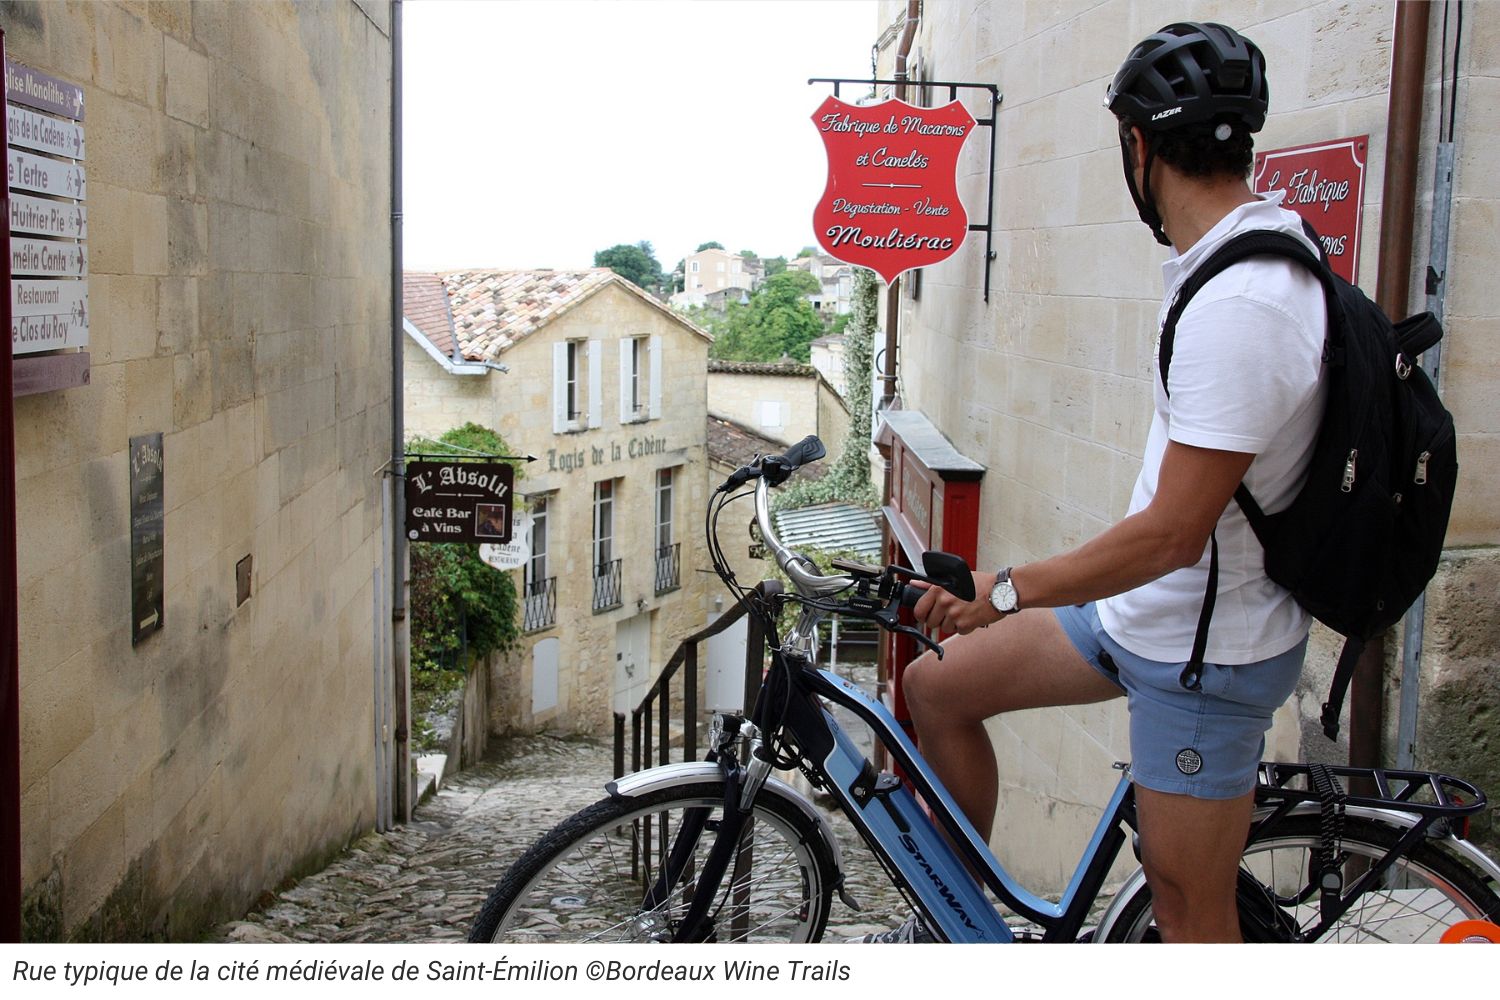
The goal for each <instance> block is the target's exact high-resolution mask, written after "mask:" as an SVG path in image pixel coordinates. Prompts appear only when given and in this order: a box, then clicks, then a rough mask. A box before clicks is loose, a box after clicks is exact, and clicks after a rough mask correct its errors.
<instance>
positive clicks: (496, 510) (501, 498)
mask: <svg viewBox="0 0 1500 1000" xmlns="http://www.w3.org/2000/svg"><path fill="white" fill-rule="evenodd" d="M515 477H516V470H515V469H513V468H512V467H511V466H509V465H507V464H505V463H503V462H408V463H407V465H406V537H408V538H410V539H411V540H412V541H414V542H469V543H475V542H494V543H497V544H503V543H505V542H508V541H510V535H511V518H510V511H511V491H512V489H513V488H514V486H515Z"/></svg>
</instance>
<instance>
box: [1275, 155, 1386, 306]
mask: <svg viewBox="0 0 1500 1000" xmlns="http://www.w3.org/2000/svg"><path fill="white" fill-rule="evenodd" d="M1369 148H1370V137H1369V136H1368V135H1356V136H1351V137H1350V138H1347V139H1329V140H1327V141H1326V142H1314V143H1309V144H1308V145H1305V146H1291V147H1289V148H1287V149H1272V150H1268V151H1266V152H1264V153H1257V154H1256V156H1255V175H1254V189H1255V193H1256V194H1265V193H1266V192H1268V191H1285V192H1286V197H1285V199H1284V200H1283V201H1282V203H1281V205H1282V207H1283V208H1290V209H1291V210H1292V211H1294V212H1296V213H1297V214H1298V215H1301V216H1302V218H1304V219H1306V220H1307V221H1308V224H1309V225H1311V226H1312V227H1313V228H1314V229H1316V230H1317V231H1318V238H1319V239H1320V240H1321V241H1322V243H1323V251H1324V253H1326V254H1328V264H1329V266H1330V267H1331V268H1332V269H1333V273H1334V274H1337V275H1338V276H1339V277H1341V278H1343V279H1344V280H1345V281H1347V282H1349V283H1350V284H1351V285H1352V284H1354V283H1355V280H1356V278H1357V276H1358V275H1359V234H1360V221H1361V220H1360V215H1361V212H1362V211H1363V209H1364V204H1365V157H1366V151H1367V150H1368V149H1369Z"/></svg>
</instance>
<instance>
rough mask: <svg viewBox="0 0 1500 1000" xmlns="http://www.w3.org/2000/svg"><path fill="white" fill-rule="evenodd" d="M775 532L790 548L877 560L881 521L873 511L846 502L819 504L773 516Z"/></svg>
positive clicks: (878, 559)
mask: <svg viewBox="0 0 1500 1000" xmlns="http://www.w3.org/2000/svg"><path fill="white" fill-rule="evenodd" d="M775 517H776V534H777V535H778V536H780V538H781V541H782V542H783V543H784V544H786V545H787V546H789V547H790V548H793V549H819V550H821V551H824V552H855V553H858V554H859V556H860V557H861V558H863V559H866V560H868V561H870V562H879V561H880V521H879V519H878V518H877V517H876V515H875V512H874V511H869V510H865V509H864V508H863V507H856V506H855V505H853V504H848V503H821V504H816V505H814V506H812V507H800V508H798V509H796V510H783V511H781V512H779V513H777V514H776V515H775Z"/></svg>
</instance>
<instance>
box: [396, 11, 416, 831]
mask: <svg viewBox="0 0 1500 1000" xmlns="http://www.w3.org/2000/svg"><path fill="white" fill-rule="evenodd" d="M401 127H402V121H401V0H393V2H392V3H391V471H392V474H393V476H394V483H393V484H392V489H391V499H392V504H391V509H392V512H393V516H392V519H391V520H392V522H393V524H394V526H395V530H394V531H393V532H391V567H392V570H393V572H392V574H391V657H392V672H393V674H394V675H395V682H396V683H395V687H396V691H395V696H396V697H395V709H396V713H395V714H396V747H395V751H396V753H395V756H396V760H395V765H396V766H395V772H396V773H395V778H396V783H395V784H396V788H395V791H396V803H395V805H396V815H397V817H399V819H400V820H401V822H406V821H408V820H410V819H411V811H412V806H413V805H414V804H415V803H413V802H412V774H411V764H412V761H411V650H410V648H409V646H410V636H411V634H410V632H409V631H408V629H407V621H406V587H407V575H408V573H407V547H406V531H405V524H406V456H405V454H404V453H403V449H404V448H405V445H406V440H405V438H406V424H405V416H404V414H403V412H402V411H403V409H404V408H405V406H406V394H405V393H404V392H403V391H402V380H403V378H404V377H405V373H404V372H403V370H402V363H401V357H402V348H403V347H404V346H405V345H404V340H403V338H404V336H405V334H404V332H403V331H402V329H401V317H402V315H403V313H404V311H405V305H404V302H403V299H402V267H403V263H402V201H401V182H402V174H401Z"/></svg>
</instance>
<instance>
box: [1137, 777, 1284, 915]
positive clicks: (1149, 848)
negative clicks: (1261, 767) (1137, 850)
mask: <svg viewBox="0 0 1500 1000" xmlns="http://www.w3.org/2000/svg"><path fill="white" fill-rule="evenodd" d="M1135 799H1136V811H1137V815H1138V817H1139V819H1140V824H1141V865H1142V867H1144V868H1145V869H1146V882H1147V884H1148V885H1150V886H1151V908H1152V910H1153V911H1154V912H1155V914H1156V926H1157V929H1158V930H1160V931H1161V936H1162V940H1163V941H1173V942H1177V941H1226V942H1237V941H1239V940H1240V920H1239V912H1238V910H1237V908H1236V906H1235V898H1234V889H1235V877H1236V872H1237V871H1238V870H1239V861H1240V855H1241V854H1242V853H1243V852H1244V849H1245V837H1246V835H1247V834H1248V833H1249V831H1250V814H1251V812H1252V811H1253V809H1254V806H1255V793H1254V792H1248V793H1246V794H1245V795H1243V796H1241V797H1239V798H1237V799H1195V798H1192V797H1190V796H1187V795H1169V794H1167V793H1165V792H1154V791H1152V790H1151V789H1149V788H1142V787H1141V786H1140V785H1137V786H1136V789H1135Z"/></svg>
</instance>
